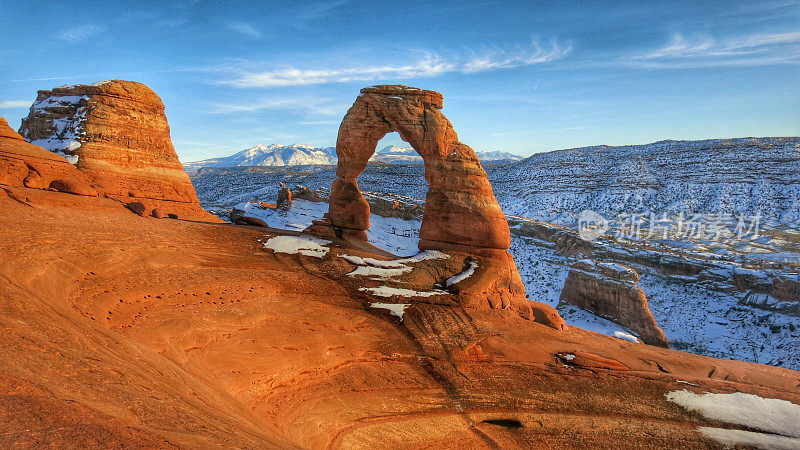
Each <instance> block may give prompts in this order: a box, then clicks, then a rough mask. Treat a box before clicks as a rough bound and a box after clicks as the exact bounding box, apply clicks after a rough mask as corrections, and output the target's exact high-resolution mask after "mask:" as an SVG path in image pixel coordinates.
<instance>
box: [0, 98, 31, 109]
mask: <svg viewBox="0 0 800 450" xmlns="http://www.w3.org/2000/svg"><path fill="white" fill-rule="evenodd" d="M32 104H33V102H31V101H30V100H0V108H2V109H13V108H30V107H31V105H32Z"/></svg>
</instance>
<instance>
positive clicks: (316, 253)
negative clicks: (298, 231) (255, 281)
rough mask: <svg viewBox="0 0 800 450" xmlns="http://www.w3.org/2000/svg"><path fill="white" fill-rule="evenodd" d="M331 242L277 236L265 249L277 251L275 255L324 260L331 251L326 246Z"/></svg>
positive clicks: (266, 244)
mask: <svg viewBox="0 0 800 450" xmlns="http://www.w3.org/2000/svg"><path fill="white" fill-rule="evenodd" d="M330 243H331V241H326V240H325V239H318V238H313V237H309V236H276V237H274V238H271V239H270V240H268V241H267V242H265V243H264V247H265V248H269V249H272V250H274V251H275V253H288V254H297V253H299V254H301V255H304V256H313V257H314V258H322V257H323V256H325V255H326V254H327V253H328V251H329V250H330V249H329V248H328V247H325V246H326V245H328V244H330Z"/></svg>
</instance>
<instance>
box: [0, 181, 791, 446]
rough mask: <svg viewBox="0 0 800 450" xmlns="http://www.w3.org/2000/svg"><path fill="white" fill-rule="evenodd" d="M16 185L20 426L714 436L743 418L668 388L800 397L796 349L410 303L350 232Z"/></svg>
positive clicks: (436, 441) (296, 440) (164, 439)
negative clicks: (378, 282) (694, 345)
mask: <svg viewBox="0 0 800 450" xmlns="http://www.w3.org/2000/svg"><path fill="white" fill-rule="evenodd" d="M13 189H14V190H15V192H17V196H18V197H26V198H27V199H28V203H29V205H23V204H21V203H19V202H16V201H13V200H11V199H3V198H0V229H2V230H3V233H4V234H3V237H4V239H2V240H0V258H2V261H3V262H4V263H3V264H2V265H0V298H2V299H3V300H2V302H0V339H2V342H3V343H4V345H3V346H0V393H1V394H2V395H0V446H3V447H13V446H28V447H32V446H57V447H59V446H62V447H63V446H109V445H115V443H124V444H125V446H130V447H136V446H145V447H170V446H180V447H228V448H229V447H243V448H271V447H281V448H286V447H294V446H296V447H306V448H329V447H333V448H340V447H347V448H374V447H376V446H381V447H398V446H403V447H431V446H435V445H448V446H453V445H459V446H464V447H470V448H476V447H482V448H486V447H489V448H491V447H494V448H497V447H503V448H520V447H523V448H548V447H549V448H552V447H554V446H556V447H585V446H594V447H620V446H624V447H630V446H631V445H636V446H639V447H644V448H648V447H649V448H686V447H716V446H717V444H716V443H715V442H714V441H711V440H709V438H707V437H705V436H704V435H702V434H701V433H699V432H698V431H697V429H698V427H699V426H724V427H727V428H731V427H732V428H739V429H741V426H736V425H730V424H721V423H719V422H716V421H713V420H710V419H705V418H703V417H702V416H700V415H698V414H696V413H691V412H687V411H686V410H684V409H683V408H681V407H680V406H678V405H676V404H675V403H671V402H669V401H668V400H667V399H666V397H665V394H666V393H667V392H671V391H674V390H680V389H688V390H691V391H695V392H705V391H713V392H747V393H753V394H757V395H760V396H762V397H770V398H781V399H785V400H788V401H791V402H794V403H796V404H800V388H798V384H800V374H798V373H797V372H795V371H791V370H786V369H779V368H775V367H768V366H761V365H756V364H748V363H741V362H735V361H727V360H716V359H712V358H707V357H702V356H696V355H690V354H686V353H682V352H677V351H671V350H666V349H663V348H659V347H653V346H647V345H642V344H634V343H630V342H626V341H621V340H618V339H613V338H610V337H606V336H601V335H598V334H594V333H591V332H587V331H583V330H580V329H577V328H572V327H570V328H569V329H567V330H565V331H561V332H558V331H556V330H553V329H552V328H550V327H547V326H544V325H541V324H538V323H536V322H534V321H530V320H525V319H523V318H521V317H519V316H518V315H517V314H515V313H512V312H510V311H504V310H489V309H481V308H473V307H463V306H460V305H458V304H449V305H445V304H432V303H424V302H413V303H412V304H411V305H410V306H409V307H407V308H406V310H405V313H404V315H403V320H402V321H400V320H399V319H398V318H397V317H395V316H394V315H391V314H390V313H389V312H388V311H386V310H385V309H378V308H372V307H370V305H372V304H373V303H375V302H380V301H386V299H385V298H382V297H377V296H374V295H372V294H370V293H368V292H364V291H359V290H358V289H357V284H354V283H352V282H349V281H347V280H351V279H352V277H348V276H347V275H346V274H347V273H349V272H350V271H351V270H353V268H354V265H353V264H352V263H350V262H348V261H347V260H345V259H343V257H342V256H343V255H349V256H359V257H362V258H367V257H369V258H374V259H377V260H385V259H387V257H386V256H382V255H381V254H378V253H375V252H369V251H367V250H365V249H356V248H353V247H350V246H349V244H348V241H347V240H343V239H338V240H334V241H332V242H331V243H330V244H326V245H325V248H328V249H329V250H328V251H327V253H325V254H324V255H323V256H322V257H315V256H303V255H300V254H292V253H276V252H273V251H272V250H269V249H265V248H264V246H263V242H264V241H267V240H269V239H271V238H273V237H275V235H274V234H269V233H266V232H265V231H264V230H263V229H256V228H251V227H240V226H234V225H218V224H208V223H199V222H186V221H174V220H153V219H146V218H142V217H138V216H136V215H134V214H131V213H130V212H128V211H127V210H125V209H123V208H122V207H121V206H120V205H119V204H118V203H117V202H114V201H112V200H110V199H105V198H91V197H85V196H75V195H67V194H64V193H59V192H51V191H46V190H38V189H29V188H25V187H20V188H13ZM87 243H91V245H87ZM42 248H46V249H47V251H41V249H42ZM43 411H48V412H49V413H48V414H43V413H42V412H43Z"/></svg>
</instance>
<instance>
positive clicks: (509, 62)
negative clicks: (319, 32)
mask: <svg viewBox="0 0 800 450" xmlns="http://www.w3.org/2000/svg"><path fill="white" fill-rule="evenodd" d="M570 50H571V47H570V46H562V45H559V44H558V43H557V42H553V43H551V44H550V46H549V47H548V48H546V49H545V48H542V47H541V46H540V45H539V44H538V43H536V42H533V43H532V44H531V45H530V46H529V47H528V48H525V49H516V50H515V51H513V52H511V51H507V50H502V49H494V50H491V51H484V52H482V53H481V54H476V52H471V56H467V57H463V56H462V57H457V58H444V57H442V56H440V55H438V54H437V53H432V52H426V53H424V55H423V57H422V58H420V59H418V60H417V61H414V62H412V63H408V64H386V65H371V66H360V67H346V68H324V69H298V68H294V67H288V68H282V69H276V70H270V71H266V72H244V71H242V72H240V74H239V76H238V77H236V78H234V79H232V80H226V81H224V84H229V85H232V86H235V87H240V88H259V87H275V86H301V85H310V84H326V83H345V82H350V81H371V80H385V79H396V80H402V79H411V78H430V77H437V76H440V75H443V74H446V73H451V72H461V73H466V74H470V73H477V72H485V71H490V70H501V69H513V68H516V67H522V66H529V65H532V64H538V63H544V62H548V61H554V60H557V59H560V58H563V57H564V56H566V55H567V54H568V53H569V52H570Z"/></svg>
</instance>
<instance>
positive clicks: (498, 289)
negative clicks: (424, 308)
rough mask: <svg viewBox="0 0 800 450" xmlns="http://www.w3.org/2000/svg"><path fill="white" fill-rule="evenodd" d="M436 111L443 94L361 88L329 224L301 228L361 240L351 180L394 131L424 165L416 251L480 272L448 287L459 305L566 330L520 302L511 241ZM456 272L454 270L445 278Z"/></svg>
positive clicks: (485, 183)
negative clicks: (436, 253)
mask: <svg viewBox="0 0 800 450" xmlns="http://www.w3.org/2000/svg"><path fill="white" fill-rule="evenodd" d="M442 106H443V105H442V94H440V93H438V92H434V91H426V90H422V89H417V88H413V87H408V86H400V85H391V86H372V87H368V88H364V89H362V90H361V95H359V96H358V98H357V99H356V101H355V103H353V106H352V107H351V108H350V110H349V111H348V112H347V114H346V115H345V117H344V119H343V120H342V124H341V126H340V127H339V136H338V138H337V140H336V153H337V155H338V166H337V170H336V175H337V178H336V180H334V182H333V184H332V186H331V196H330V208H329V212H328V217H327V220H328V221H329V222H325V221H317V222H315V223H314V225H312V226H311V227H310V228H309V230H308V231H309V232H311V233H313V234H317V235H321V236H323V237H331V236H334V235H335V236H336V237H345V238H349V239H354V238H355V239H363V240H366V232H365V230H367V229H369V215H370V205H369V203H368V202H367V200H366V199H365V198H364V196H363V195H362V194H361V191H360V190H359V188H358V182H357V181H356V179H357V178H358V176H359V175H360V174H361V173H362V172H363V171H364V169H365V168H366V166H367V162H368V161H369V159H370V157H372V155H373V154H374V153H375V147H376V145H377V143H378V141H379V140H380V139H381V138H382V137H383V136H385V135H386V134H387V133H390V132H393V131H396V132H398V133H399V134H400V137H402V138H403V140H405V141H406V142H408V143H409V144H411V146H412V147H413V148H414V149H415V150H416V151H417V152H418V153H419V154H420V155H421V156H422V159H423V161H424V162H425V179H426V180H427V182H428V193H427V195H426V203H425V210H424V212H423V215H422V226H421V228H420V242H419V248H420V250H441V251H445V252H450V253H451V254H452V255H453V256H455V258H454V260H457V261H461V260H466V258H470V257H471V258H474V259H475V260H476V262H477V266H476V267H477V268H479V269H477V270H475V271H474V273H472V274H471V275H470V276H469V277H467V278H466V279H465V280H464V281H462V282H460V283H459V286H457V287H456V286H453V287H451V290H452V291H454V293H455V294H457V295H458V296H459V298H460V299H461V303H462V304H463V305H468V306H471V307H488V308H491V309H513V310H516V311H518V312H519V313H520V315H522V316H523V317H526V318H530V319H535V320H537V321H539V322H541V323H545V324H547V325H549V326H552V327H553V328H556V329H565V328H566V324H565V323H564V321H563V320H562V319H561V317H560V316H559V315H558V312H556V311H555V309H553V308H551V307H549V306H547V305H545V304H542V303H539V302H529V301H528V300H527V299H526V297H525V288H524V286H523V284H522V280H521V279H520V276H519V272H518V270H517V266H516V264H515V263H514V258H513V257H512V256H511V254H510V253H509V252H508V250H507V249H508V248H509V246H510V243H511V238H510V232H509V228H508V222H507V221H506V218H505V215H504V214H503V211H502V210H501V209H500V205H498V203H497V200H496V199H495V197H494V192H493V191H492V186H491V184H489V180H488V179H487V178H486V172H485V171H484V170H483V167H482V166H481V163H480V161H478V158H477V156H476V155H475V152H474V151H473V150H472V149H471V148H470V147H469V146H467V145H465V144H462V143H461V142H459V141H458V135H457V134H456V132H455V130H454V129H453V126H452V125H451V124H450V121H449V120H447V118H446V117H445V116H444V115H443V114H442V113H441V112H440V111H439V110H440V109H441V108H442ZM331 229H333V232H331V231H330V230H331ZM439 269H441V270H451V271H452V269H453V268H445V267H441V268H439ZM459 269H460V267H459ZM458 273H459V270H458V269H456V271H455V273H450V275H456V274H458Z"/></svg>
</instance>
